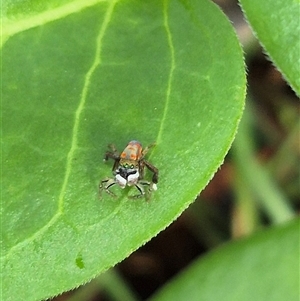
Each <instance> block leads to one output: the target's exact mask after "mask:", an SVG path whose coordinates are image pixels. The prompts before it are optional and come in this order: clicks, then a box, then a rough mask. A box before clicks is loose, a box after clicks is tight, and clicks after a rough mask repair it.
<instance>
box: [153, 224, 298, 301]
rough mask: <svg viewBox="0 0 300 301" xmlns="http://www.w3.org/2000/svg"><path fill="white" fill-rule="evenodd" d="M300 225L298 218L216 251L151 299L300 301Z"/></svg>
mask: <svg viewBox="0 0 300 301" xmlns="http://www.w3.org/2000/svg"><path fill="white" fill-rule="evenodd" d="M299 225H300V224H299V219H297V220H294V221H292V222H289V223H288V224H286V225H281V226H280V227H274V228H272V229H270V230H268V231H263V232H261V233H258V234H256V235H255V236H253V237H251V238H247V239H245V240H242V241H238V242H233V243H230V244H228V245H225V246H223V247H221V248H219V249H217V250H215V251H214V252H211V253H210V254H208V255H207V256H205V257H203V258H200V259H199V260H197V261H195V262H194V263H193V264H192V266H191V267H190V268H188V269H187V270H186V271H184V272H183V273H182V274H181V275H179V276H177V278H175V279H174V280H173V281H172V282H170V283H169V284H168V285H166V286H165V287H164V288H163V289H162V290H161V291H160V292H158V293H157V294H156V295H155V296H153V298H151V299H150V300H151V301H169V300H176V301H181V300H182V301H185V300H194V301H196V300H201V301H215V300H222V301H240V300H243V301H248V300H249V301H252V300H256V301H265V300H272V301H282V300H289V301H297V300H299V243H300V241H299ZM150 300H149V301H150Z"/></svg>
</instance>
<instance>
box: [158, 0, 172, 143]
mask: <svg viewBox="0 0 300 301" xmlns="http://www.w3.org/2000/svg"><path fill="white" fill-rule="evenodd" d="M168 2H169V1H168V0H165V1H164V3H163V18H164V27H165V30H166V35H167V42H168V45H169V48H170V57H171V63H170V71H169V76H168V82H167V90H166V103H165V107H164V110H163V115H162V118H161V123H160V127H159V131H158V135H157V139H156V142H157V143H159V142H160V141H161V136H162V131H163V126H164V123H165V120H166V117H167V111H168V107H169V104H170V95H171V90H172V81H173V77H174V70H175V68H176V63H175V49H174V44H173V38H172V33H171V29H170V24H169V17H168Z"/></svg>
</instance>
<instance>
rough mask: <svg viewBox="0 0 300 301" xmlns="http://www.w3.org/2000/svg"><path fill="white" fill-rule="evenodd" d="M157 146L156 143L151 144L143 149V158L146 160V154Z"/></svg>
mask: <svg viewBox="0 0 300 301" xmlns="http://www.w3.org/2000/svg"><path fill="white" fill-rule="evenodd" d="M155 145H156V143H155V142H153V143H151V144H150V145H148V146H146V147H145V148H144V149H143V151H142V158H144V157H145V155H146V154H147V153H148V151H149V150H150V148H152V147H153V146H155Z"/></svg>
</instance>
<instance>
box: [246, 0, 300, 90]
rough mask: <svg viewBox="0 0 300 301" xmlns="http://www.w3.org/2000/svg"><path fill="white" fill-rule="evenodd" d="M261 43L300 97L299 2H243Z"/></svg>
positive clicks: (251, 0)
mask: <svg viewBox="0 0 300 301" xmlns="http://www.w3.org/2000/svg"><path fill="white" fill-rule="evenodd" d="M240 3H241V4H242V8H243V10H244V13H245V15H246V17H247V19H248V21H249V23H250V25H251V26H252V28H253V30H254V32H255V34H256V35H257V37H258V39H259V42H260V43H261V44H262V45H263V46H264V48H265V50H266V51H267V53H268V54H269V56H270V58H271V59H272V61H273V62H274V63H275V65H276V67H277V68H278V69H279V70H280V71H281V72H282V74H283V75H284V76H285V78H286V79H287V80H288V82H289V84H290V85H291V87H292V88H293V89H294V90H295V91H296V93H298V95H300V55H299V54H300V39H299V36H300V1H299V0H284V1H282V0H264V1H261V0H240Z"/></svg>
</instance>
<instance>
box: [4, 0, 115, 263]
mask: <svg viewBox="0 0 300 301" xmlns="http://www.w3.org/2000/svg"><path fill="white" fill-rule="evenodd" d="M116 2H117V0H115V1H112V2H111V3H110V5H109V7H108V9H107V12H106V14H105V17H104V20H103V23H102V25H101V27H100V30H99V34H98V36H97V39H96V51H95V58H94V61H93V63H92V65H91V67H90V69H89V70H88V72H87V73H86V76H85V80H84V85H83V89H82V93H81V97H80V101H79V105H78V107H77V110H76V112H75V117H74V126H73V130H72V140H71V147H70V150H69V153H68V155H67V162H66V171H65V176H64V179H63V184H62V188H61V191H60V194H59V198H58V211H57V212H56V214H55V215H54V216H53V217H52V218H51V219H50V220H49V221H48V222H47V224H45V225H44V226H43V227H42V228H40V229H39V230H38V231H37V232H35V233H34V234H33V235H32V236H31V237H28V238H27V239H25V240H23V241H22V242H19V243H18V244H16V245H15V246H13V247H12V248H11V249H10V250H9V252H8V253H7V254H6V255H5V256H3V257H1V258H4V257H5V258H8V257H9V256H10V254H12V252H13V250H15V249H17V248H22V247H23V246H24V245H26V244H27V243H28V242H29V241H33V240H34V239H35V238H37V237H38V236H40V235H41V234H43V233H44V232H45V231H47V229H49V227H51V226H52V225H53V224H55V222H56V221H57V219H58V217H59V216H60V215H61V214H62V213H63V202H64V197H65V193H66V189H67V185H68V182H69V178H70V174H71V171H72V160H73V158H74V153H75V151H76V149H77V147H78V130H79V125H80V117H81V115H82V112H83V110H84V107H85V103H86V99H87V94H88V90H89V86H90V82H91V78H92V75H93V73H94V71H95V70H96V68H97V67H98V66H99V65H100V64H101V49H102V42H103V37H104V34H105V32H106V29H107V26H108V24H109V22H110V20H111V17H112V14H113V9H114V6H115V4H116Z"/></svg>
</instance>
